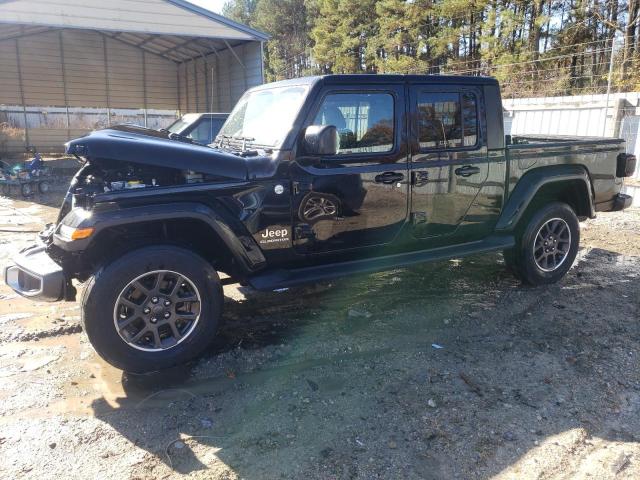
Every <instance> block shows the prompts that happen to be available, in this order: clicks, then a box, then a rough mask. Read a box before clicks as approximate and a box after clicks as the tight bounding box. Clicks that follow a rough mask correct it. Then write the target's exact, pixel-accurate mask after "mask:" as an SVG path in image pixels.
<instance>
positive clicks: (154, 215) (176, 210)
mask: <svg viewBox="0 0 640 480" xmlns="http://www.w3.org/2000/svg"><path fill="white" fill-rule="evenodd" d="M111 205H114V204H111ZM175 219H181V220H183V219H191V220H198V221H201V222H203V223H204V224H206V225H207V226H209V227H210V228H211V230H213V232H214V234H215V235H217V236H218V238H219V239H220V240H221V241H222V242H223V243H224V245H226V247H227V249H228V251H229V254H230V255H231V256H232V257H233V258H234V260H236V262H237V263H238V266H239V267H240V269H241V270H244V271H245V272H247V273H251V272H255V271H257V270H259V269H260V268H261V267H262V266H264V264H265V263H266V260H265V258H264V255H263V254H262V250H260V247H258V245H257V243H256V242H255V240H254V239H253V237H252V236H251V235H250V234H249V233H248V232H247V231H246V230H245V229H244V226H243V225H241V224H239V222H228V221H225V219H224V218H223V217H222V216H221V215H220V214H218V213H217V212H216V211H214V210H213V209H212V208H211V207H210V206H208V205H205V204H203V203H199V202H176V203H159V204H154V205H145V206H141V207H124V208H118V207H115V206H114V208H106V209H96V210H94V211H93V212H91V215H86V212H85V211H84V210H82V209H79V208H76V209H73V210H71V211H70V212H69V213H68V214H67V216H65V218H64V219H63V220H62V222H60V223H61V224H64V225H68V226H70V227H74V228H93V229H94V232H93V234H92V235H91V236H90V237H89V238H86V239H82V240H74V241H69V240H67V239H65V238H63V237H61V236H60V234H59V233H58V232H57V231H56V233H54V235H53V243H54V244H55V245H56V246H58V247H60V248H61V249H63V250H65V251H68V252H81V251H84V250H86V249H88V248H90V247H91V244H92V243H93V242H94V240H95V239H96V238H97V237H98V235H99V234H100V233H101V232H104V231H106V230H107V229H109V228H113V227H118V226H122V225H128V224H134V223H135V224H139V223H147V222H160V221H163V220H175ZM233 223H237V224H236V225H233ZM234 227H235V228H234Z"/></svg>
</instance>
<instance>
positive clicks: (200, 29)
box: [0, 0, 268, 156]
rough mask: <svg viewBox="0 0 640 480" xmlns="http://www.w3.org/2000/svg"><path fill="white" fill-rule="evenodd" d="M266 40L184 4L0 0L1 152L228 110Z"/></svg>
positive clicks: (256, 69) (175, 0) (254, 78)
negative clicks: (107, 129) (130, 123)
mask: <svg viewBox="0 0 640 480" xmlns="http://www.w3.org/2000/svg"><path fill="white" fill-rule="evenodd" d="M266 40H268V36H267V35H266V34H265V33H263V32H259V31H257V30H254V29H252V28H249V27H247V26H245V25H241V24H238V23H236V22H233V21H231V20H229V19H227V18H225V17H222V16H220V15H217V14H215V13H213V12H210V11H208V10H205V9H203V8H200V7H198V6H195V5H193V4H191V3H189V2H186V1H183V0H110V1H108V2H105V1H99V0H0V156H1V155H3V153H4V154H11V153H16V152H23V151H24V150H25V147H28V146H33V147H36V148H38V149H39V150H41V151H56V150H60V149H61V147H62V144H63V143H64V142H65V141H66V140H68V139H69V138H74V137H77V136H79V135H82V134H84V133H86V132H87V131H89V130H91V129H93V128H99V127H103V126H107V125H110V124H113V123H117V122H123V121H133V122H136V123H140V124H145V125H148V126H152V127H159V126H165V125H166V124H167V123H168V122H169V121H170V120H171V119H172V118H175V116H176V115H177V114H178V113H179V112H203V111H211V110H213V111H229V110H230V109H231V107H232V106H233V104H234V103H235V102H236V101H237V99H238V98H239V97H240V95H241V94H242V93H243V92H244V90H246V89H247V88H249V87H252V86H255V85H258V84H260V83H262V82H263V58H262V52H263V48H262V47H263V42H265V41H266Z"/></svg>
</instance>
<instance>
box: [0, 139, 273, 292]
mask: <svg viewBox="0 0 640 480" xmlns="http://www.w3.org/2000/svg"><path fill="white" fill-rule="evenodd" d="M66 152H67V153H68V154H72V155H75V156H76V157H78V158H80V159H81V160H83V161H84V162H85V163H84V166H83V167H82V168H81V169H80V170H79V171H78V172H77V173H76V175H75V176H74V178H73V179H72V181H71V184H70V187H69V190H68V192H67V194H66V195H65V198H64V200H63V203H62V206H61V208H60V213H59V215H58V219H57V221H56V223H55V224H52V225H48V226H47V228H46V229H45V230H44V231H43V232H41V233H40V235H39V242H38V244H37V245H34V246H31V247H29V248H27V249H25V250H23V251H22V252H20V253H19V254H18V255H17V256H16V257H15V258H14V259H13V261H14V264H13V265H10V266H9V267H7V268H6V269H5V272H4V273H5V281H6V283H7V284H8V285H9V286H11V288H13V289H14V290H15V291H16V292H18V293H20V294H21V295H23V296H26V297H31V298H38V299H42V300H47V301H57V300H62V299H66V300H73V299H74V298H75V289H74V287H73V285H72V283H71V280H72V279H73V278H77V279H80V280H81V281H83V280H86V279H87V278H88V277H89V275H90V274H91V272H92V271H94V270H95V268H98V267H99V265H100V262H101V261H104V258H99V256H98V254H97V253H96V254H87V252H88V251H89V250H88V249H89V245H90V244H91V242H92V241H93V240H94V239H95V238H96V237H97V236H98V235H99V233H100V231H99V230H100V229H101V228H102V229H105V228H107V227H106V225H108V226H109V228H112V227H114V226H115V227H116V228H121V229H122V228H126V229H127V230H126V232H125V231H124V230H123V231H121V232H119V233H117V232H116V233H114V235H116V238H117V239H119V240H121V241H123V242H124V241H125V240H126V242H127V243H128V244H129V245H130V246H129V248H132V247H134V246H135V245H136V242H137V241H138V240H139V239H138V238H136V235H137V233H136V232H137V231H136V230H135V225H136V224H139V223H140V222H146V221H152V220H154V219H161V220H165V219H173V220H175V219H181V218H185V217H186V216H190V217H198V216H200V217H202V218H204V217H206V219H207V220H209V221H211V222H216V221H217V220H215V218H213V217H215V212H208V213H207V214H203V213H202V212H198V208H200V207H197V206H194V205H192V204H190V203H187V202H189V201H190V200H193V199H194V198H195V196H197V195H199V194H200V193H198V192H200V190H202V189H200V188H199V185H198V184H203V185H204V184H209V185H211V184H214V185H217V186H218V187H217V188H219V189H225V188H227V187H228V186H231V185H238V184H243V183H244V182H247V180H248V179H249V178H251V177H253V178H255V177H256V175H260V174H261V173H262V172H267V171H270V170H271V168H272V165H273V159H272V158H271V156H269V155H258V154H257V153H256V154H253V153H252V155H251V156H252V158H251V163H252V164H251V165H249V163H248V161H247V158H246V152H230V151H225V150H220V149H215V148H211V147H208V146H204V145H199V144H194V143H192V142H190V141H186V139H184V138H183V137H179V138H174V139H172V138H170V137H168V136H167V135H166V134H164V133H162V132H157V131H154V130H150V129H145V128H141V127H134V126H117V127H113V128H110V129H105V130H100V131H96V132H93V133H92V134H90V135H88V136H86V137H82V138H79V139H75V140H72V141H70V142H69V143H67V145H66ZM205 188H208V187H205ZM176 192H179V193H178V195H176ZM150 196H153V197H155V198H156V200H155V204H156V205H155V207H153V205H151V204H153V203H154V201H153V200H150V199H149V197H150ZM158 199H160V200H158ZM169 201H170V202H172V203H173V204H176V202H177V203H178V204H180V205H182V206H181V207H180V208H182V209H183V210H182V211H179V210H180V208H178V209H177V210H176V211H175V212H173V213H172V212H167V211H166V209H162V208H160V207H161V205H157V204H158V203H163V202H169ZM154 208H155V210H154ZM125 210H126V211H128V212H132V211H136V215H138V216H137V217H136V221H135V222H133V223H128V224H127V226H126V227H124V223H123V224H122V225H121V226H120V227H118V226H117V222H118V218H120V219H121V220H122V218H121V217H122V215H124V213H122V212H124V211H125ZM154 212H155V213H154ZM107 219H108V220H107ZM122 221H123V222H124V220H122ZM127 221H130V220H127ZM114 224H116V225H114ZM165 227H166V225H165ZM156 233H157V232H154V234H156ZM147 234H148V232H147ZM103 243H104V242H103ZM107 243H108V242H107ZM112 247H114V245H111V244H110V245H109V249H112ZM103 250H104V248H103ZM104 254H105V252H101V253H100V255H104Z"/></svg>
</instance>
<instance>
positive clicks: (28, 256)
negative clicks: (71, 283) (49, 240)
mask: <svg viewBox="0 0 640 480" xmlns="http://www.w3.org/2000/svg"><path fill="white" fill-rule="evenodd" d="M45 248H46V247H45V246H44V245H32V246H30V247H27V248H25V249H24V250H22V251H20V253H18V254H17V255H16V256H15V257H13V258H12V261H13V263H14V264H13V265H9V266H8V267H5V269H4V281H5V283H6V284H7V285H9V286H10V287H11V288H12V289H13V290H14V291H15V292H17V293H19V294H20V295H22V296H24V297H28V298H33V299H37V300H44V301H47V302H57V301H59V300H62V299H64V298H65V290H66V286H67V279H66V277H65V274H64V272H63V270H62V267H61V266H60V265H58V264H57V263H56V262H54V261H53V260H52V259H51V257H49V255H47V252H46V251H45Z"/></svg>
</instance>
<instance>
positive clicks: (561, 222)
mask: <svg viewBox="0 0 640 480" xmlns="http://www.w3.org/2000/svg"><path fill="white" fill-rule="evenodd" d="M579 244H580V224H579V223H578V218H577V217H576V214H575V213H574V211H573V210H572V209H571V207H570V206H569V205H567V204H564V203H560V202H554V203H550V204H548V205H546V206H544V207H542V208H541V209H540V210H539V211H537V212H536V213H535V214H534V215H533V216H532V217H531V218H530V219H529V221H528V223H527V225H526V227H525V228H524V230H523V231H522V234H521V235H520V236H519V239H518V241H517V245H516V247H515V248H514V249H513V250H511V251H506V252H505V263H506V264H507V266H508V267H509V268H510V269H511V270H513V271H514V273H515V274H516V275H517V276H518V277H519V278H520V279H522V281H524V282H526V283H528V284H530V285H545V284H549V283H555V282H557V281H558V280H560V279H561V278H562V277H563V276H564V275H565V274H566V273H567V272H568V271H569V269H570V268H571V265H572V264H573V261H574V260H575V258H576V254H577V253H578V246H579Z"/></svg>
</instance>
